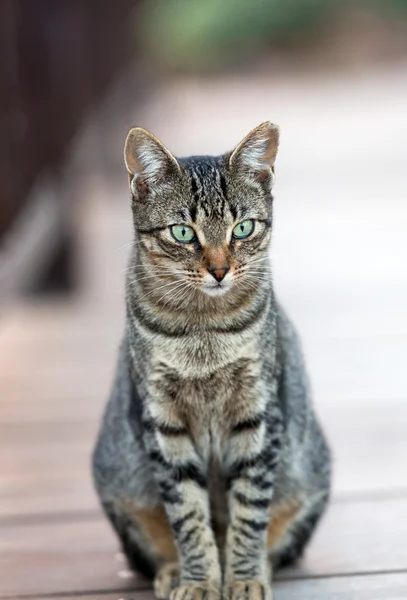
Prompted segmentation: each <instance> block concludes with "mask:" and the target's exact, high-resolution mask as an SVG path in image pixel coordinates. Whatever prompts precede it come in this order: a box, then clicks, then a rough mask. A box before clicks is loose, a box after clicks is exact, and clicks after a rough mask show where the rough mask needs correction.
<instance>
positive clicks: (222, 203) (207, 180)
mask: <svg viewBox="0 0 407 600" xmlns="http://www.w3.org/2000/svg"><path fill="white" fill-rule="evenodd" d="M179 162H180V164H181V165H182V167H183V169H184V172H185V174H186V175H187V181H188V185H189V190H188V192H189V194H188V195H189V196H190V199H191V206H190V210H191V213H192V214H191V216H192V217H193V220H195V219H196V218H198V219H199V217H200V218H201V219H208V220H211V221H217V220H223V219H228V218H230V214H231V213H230V208H231V207H230V205H229V201H228V194H227V184H226V174H225V167H224V164H223V161H222V157H214V156H191V157H188V158H185V159H180V161H179Z"/></svg>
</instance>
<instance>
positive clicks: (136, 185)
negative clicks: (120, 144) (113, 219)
mask: <svg viewBox="0 0 407 600" xmlns="http://www.w3.org/2000/svg"><path fill="white" fill-rule="evenodd" d="M124 162H125V165H126V168H127V171H128V172H129V186H130V189H131V191H132V192H133V194H136V195H138V196H141V197H144V196H146V195H147V194H148V193H149V191H150V190H151V189H153V188H154V186H155V185H157V184H158V183H159V182H160V180H162V179H165V178H166V177H168V176H170V175H171V173H172V172H175V171H179V170H180V167H179V164H178V162H177V160H176V158H175V157H174V156H173V155H172V154H171V152H170V151H169V150H167V148H166V147H165V146H164V145H163V144H162V143H161V142H160V141H159V140H158V139H157V138H156V137H154V136H153V134H152V133H150V132H149V131H147V130H146V129H143V128H142V127H133V129H131V130H130V131H129V133H128V135H127V138H126V141H125V144H124Z"/></svg>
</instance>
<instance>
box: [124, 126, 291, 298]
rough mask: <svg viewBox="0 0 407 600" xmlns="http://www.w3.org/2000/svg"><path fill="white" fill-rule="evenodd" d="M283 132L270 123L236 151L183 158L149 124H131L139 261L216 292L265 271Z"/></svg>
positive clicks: (128, 150) (250, 281)
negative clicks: (175, 154) (177, 155)
mask: <svg viewBox="0 0 407 600" xmlns="http://www.w3.org/2000/svg"><path fill="white" fill-rule="evenodd" d="M278 137H279V134H278V128H277V127H276V126H275V125H272V124H271V123H269V122H266V123H263V124H262V125H260V126H259V127H257V128H256V129H253V130H252V131H251V132H250V133H249V134H248V135H247V136H246V137H245V138H244V139H243V140H242V142H240V144H239V145H238V146H237V147H236V148H235V150H233V152H229V153H227V154H224V155H222V156H219V157H210V156H196V157H189V158H182V159H177V158H175V157H174V156H173V155H172V154H171V153H170V152H169V151H168V150H167V149H166V148H165V147H164V146H163V144H162V143H161V142H159V141H158V140H157V139H156V138H155V137H154V136H153V135H152V134H151V133H149V132H147V131H146V130H145V129H141V128H139V127H136V128H134V129H131V131H130V132H129V134H128V136H127V139H126V143H125V148H124V158H125V163H126V167H127V170H128V173H129V186H130V190H131V192H132V196H133V201H132V208H133V217H134V226H135V229H136V237H137V238H138V242H139V244H138V252H139V261H140V262H141V263H142V264H143V265H144V266H145V267H146V270H151V275H152V276H153V275H154V274H156V275H157V277H161V278H162V279H171V278H173V279H174V280H179V281H180V285H181V282H182V281H184V282H185V283H186V284H188V287H189V288H190V289H195V290H200V291H201V292H203V293H204V294H207V295H210V296H219V295H223V294H226V293H227V292H229V291H230V290H232V289H234V288H235V289H236V288H237V287H240V286H244V285H246V286H250V285H252V286H254V285H255V282H256V281H259V280H260V279H261V278H262V277H263V276H264V274H265V267H262V269H263V270H261V265H262V261H263V259H264V258H265V257H266V255H267V247H268V243H269V240H270V234H271V222H272V195H271V188H272V185H273V179H274V162H275V158H276V154H277V147H278Z"/></svg>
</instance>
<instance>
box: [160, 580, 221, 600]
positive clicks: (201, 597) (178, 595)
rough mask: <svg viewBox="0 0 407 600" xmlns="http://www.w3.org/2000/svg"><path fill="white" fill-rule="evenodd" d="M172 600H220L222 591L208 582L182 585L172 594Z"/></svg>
mask: <svg viewBox="0 0 407 600" xmlns="http://www.w3.org/2000/svg"><path fill="white" fill-rule="evenodd" d="M170 600H220V591H219V589H218V588H217V587H216V586H215V585H213V584H211V583H209V582H206V581H203V582H202V583H193V584H189V585H180V586H179V587H177V588H176V589H175V590H173V591H172V592H171V595H170Z"/></svg>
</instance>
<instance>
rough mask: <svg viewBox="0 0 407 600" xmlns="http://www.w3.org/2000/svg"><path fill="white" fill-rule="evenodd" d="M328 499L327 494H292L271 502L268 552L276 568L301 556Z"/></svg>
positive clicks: (293, 561) (288, 563)
mask: <svg viewBox="0 0 407 600" xmlns="http://www.w3.org/2000/svg"><path fill="white" fill-rule="evenodd" d="M327 501H328V494H325V493H322V494H318V495H316V496H315V497H314V498H307V499H300V498H298V499H297V498H293V499H289V500H285V501H281V502H279V503H276V504H274V505H272V507H271V512H270V522H269V527H268V552H269V559H270V561H271V564H272V567H273V569H278V568H281V567H285V566H288V565H290V564H293V563H295V562H296V561H297V560H298V559H299V558H301V556H302V554H303V552H304V549H305V546H306V545H307V543H308V541H309V540H310V538H311V536H312V534H313V533H314V530H315V527H316V525H317V523H318V521H319V519H320V518H321V516H322V514H323V512H324V510H325V508H326V504H327Z"/></svg>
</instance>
